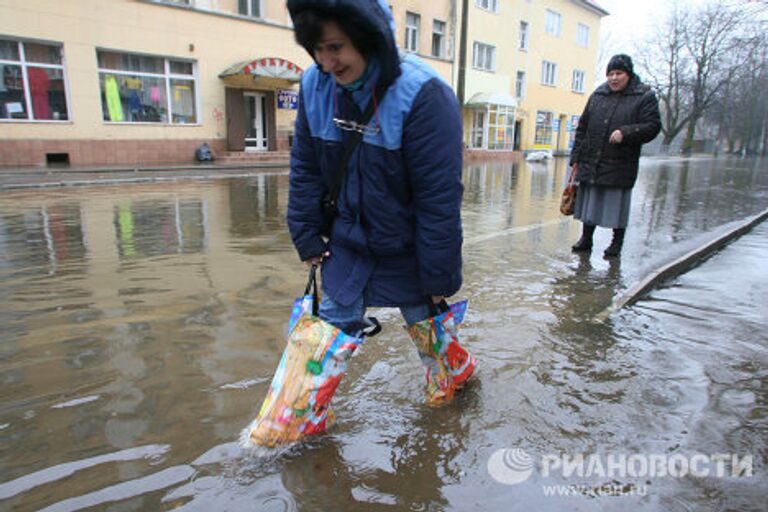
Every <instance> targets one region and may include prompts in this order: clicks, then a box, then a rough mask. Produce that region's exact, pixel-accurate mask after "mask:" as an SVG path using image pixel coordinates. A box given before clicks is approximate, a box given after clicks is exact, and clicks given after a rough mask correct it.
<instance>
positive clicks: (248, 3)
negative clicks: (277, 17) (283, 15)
mask: <svg viewBox="0 0 768 512" xmlns="http://www.w3.org/2000/svg"><path fill="white" fill-rule="evenodd" d="M237 12H239V13H240V14H242V15H243V16H250V17H252V18H259V17H260V16H261V0H238V4H237Z"/></svg>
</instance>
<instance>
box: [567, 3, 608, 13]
mask: <svg viewBox="0 0 768 512" xmlns="http://www.w3.org/2000/svg"><path fill="white" fill-rule="evenodd" d="M575 2H576V3H577V4H581V5H582V6H584V7H586V8H587V9H591V10H593V11H595V12H596V13H598V14H599V15H600V16H608V15H610V14H611V13H609V12H608V11H606V10H605V9H603V8H602V7H600V6H599V5H598V4H597V2H594V1H593V0H575Z"/></svg>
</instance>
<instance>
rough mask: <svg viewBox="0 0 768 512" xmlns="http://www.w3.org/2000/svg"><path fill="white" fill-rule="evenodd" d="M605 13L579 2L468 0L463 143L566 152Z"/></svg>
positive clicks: (587, 89)
mask: <svg viewBox="0 0 768 512" xmlns="http://www.w3.org/2000/svg"><path fill="white" fill-rule="evenodd" d="M607 14H608V13H607V12H606V11H605V10H603V9H602V8H600V7H599V6H597V5H596V4H595V3H594V2H591V1H582V0H471V1H470V4H469V6H468V9H467V13H466V15H467V17H468V23H467V27H468V30H467V37H466V55H465V64H464V66H463V67H462V68H463V69H464V70H465V83H464V128H465V134H464V140H465V141H466V144H467V147H469V148H471V149H476V150H491V151H494V150H500V151H511V150H522V151H533V150H548V151H552V152H553V153H566V152H568V151H569V149H570V146H571V145H572V143H573V136H574V132H575V129H576V126H577V124H578V119H579V116H580V114H581V112H582V110H583V108H584V105H585V104H586V100H587V98H588V96H589V93H591V92H592V88H593V87H592V83H591V82H592V80H591V77H592V76H593V71H594V68H595V65H596V62H597V56H598V36H599V29H600V19H601V17H603V16H605V15H607Z"/></svg>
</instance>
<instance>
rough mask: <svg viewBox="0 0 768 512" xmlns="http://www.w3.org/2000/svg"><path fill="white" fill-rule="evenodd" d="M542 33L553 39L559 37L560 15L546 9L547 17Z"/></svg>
mask: <svg viewBox="0 0 768 512" xmlns="http://www.w3.org/2000/svg"><path fill="white" fill-rule="evenodd" d="M544 31H545V32H546V33H547V34H550V35H553V36H555V37H560V14H558V13H556V12H555V11H550V10H549V9H547V16H546V19H545V20H544Z"/></svg>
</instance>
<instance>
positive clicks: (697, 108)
mask: <svg viewBox="0 0 768 512" xmlns="http://www.w3.org/2000/svg"><path fill="white" fill-rule="evenodd" d="M742 21H743V17H742V12H741V11H740V10H739V9H733V8H729V7H727V6H726V5H724V4H722V3H720V2H713V3H709V4H707V5H705V6H704V7H702V8H700V9H698V10H697V11H695V12H694V13H692V15H691V16H689V17H688V23H686V24H685V25H684V30H685V31H684V33H683V45H684V47H685V51H686V52H687V54H688V56H689V58H690V60H691V67H692V77H691V81H690V102H691V103H690V115H689V118H688V123H687V130H686V134H685V140H684V141H683V146H682V152H683V153H685V154H689V153H690V152H691V151H692V149H693V139H694V136H695V134H696V124H697V123H698V121H699V120H700V119H702V118H703V117H704V115H705V113H706V112H707V110H708V109H709V108H710V107H711V106H712V103H713V101H714V99H715V97H716V95H717V93H718V92H719V91H720V90H721V89H722V88H723V87H725V86H726V84H728V83H729V82H730V81H731V80H732V79H733V76H734V74H735V72H736V70H737V69H738V67H739V66H740V65H741V64H742V63H740V62H734V61H733V59H732V58H730V57H732V55H733V54H732V52H733V51H734V50H735V49H736V48H737V47H738V38H736V37H735V36H736V34H737V30H738V29H739V28H740V25H741V23H742Z"/></svg>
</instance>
